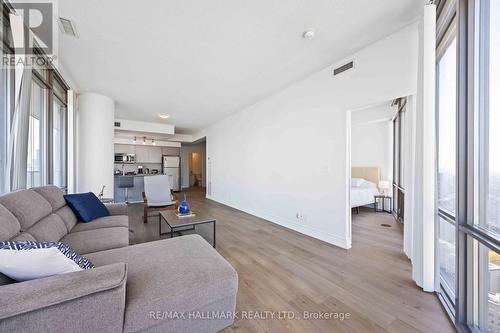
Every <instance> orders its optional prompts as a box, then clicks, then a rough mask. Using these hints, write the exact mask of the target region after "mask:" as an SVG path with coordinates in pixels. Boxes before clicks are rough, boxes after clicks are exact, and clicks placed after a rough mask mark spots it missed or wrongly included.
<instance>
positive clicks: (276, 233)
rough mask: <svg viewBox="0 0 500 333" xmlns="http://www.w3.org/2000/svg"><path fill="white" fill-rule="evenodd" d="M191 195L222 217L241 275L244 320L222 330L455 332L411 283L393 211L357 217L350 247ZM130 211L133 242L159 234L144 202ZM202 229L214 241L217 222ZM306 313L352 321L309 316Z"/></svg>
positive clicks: (222, 235)
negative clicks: (146, 217)
mask: <svg viewBox="0 0 500 333" xmlns="http://www.w3.org/2000/svg"><path fill="white" fill-rule="evenodd" d="M187 195H188V199H189V201H190V203H191V207H192V210H193V211H195V212H196V211H201V210H203V211H204V212H206V213H208V214H210V215H212V216H213V217H215V218H216V219H217V251H218V252H219V253H220V254H221V255H222V256H224V257H225V258H226V259H227V260H228V261H229V262H230V263H231V264H232V265H233V267H234V268H235V269H236V271H237V272H238V276H239V290H238V299H237V308H236V310H237V311H238V314H239V317H240V318H239V319H237V320H236V321H235V323H234V325H233V326H232V327H229V328H227V329H225V330H224V331H223V332H225V333H229V332H398V333H399V332H453V331H454V328H453V325H452V324H451V323H450V321H449V320H448V318H447V316H446V313H445V311H444V310H443V308H442V307H441V305H440V303H439V301H438V299H437V297H436V295H435V294H433V293H425V292H423V291H421V289H420V288H418V287H417V286H416V285H415V283H414V282H413V281H412V279H411V266H410V262H409V260H408V259H407V258H406V256H405V255H404V254H403V250H402V248H403V236H402V232H401V230H400V228H399V226H398V225H397V224H396V223H395V221H394V219H393V218H392V217H391V215H389V214H384V213H373V212H371V211H368V210H361V212H360V214H358V215H356V214H355V215H353V225H352V236H353V246H352V249H350V250H343V249H341V248H338V247H336V246H333V245H329V244H327V243H324V242H321V241H319V240H316V239H314V238H311V237H308V236H304V235H302V234H299V233H297V232H294V231H292V230H289V229H286V228H283V227H280V226H278V225H275V224H273V223H270V222H267V221H265V220H262V219H260V218H257V217H255V216H252V215H249V214H246V213H244V212H241V211H238V210H236V209H233V208H230V207H227V206H224V205H221V204H219V203H216V202H214V201H211V200H207V199H205V198H204V192H203V190H199V189H198V190H190V191H187ZM129 212H130V225H131V230H132V232H131V237H130V239H131V243H142V242H147V241H152V240H157V239H159V236H158V217H157V216H152V217H150V218H149V221H148V223H147V224H144V223H143V222H142V205H141V204H133V205H130V209H129ZM381 224H388V225H390V227H383V226H381ZM163 227H164V231H168V226H166V224H165V225H164V226H163ZM196 231H197V232H198V233H199V234H201V235H202V236H203V237H205V238H206V239H207V241H209V242H211V241H212V228H211V226H209V225H201V226H198V227H197V230H196ZM162 238H168V236H163V237H162ZM266 311H268V312H266ZM304 313H308V314H311V315H318V314H321V313H337V314H339V315H342V314H344V316H347V315H349V316H350V318H349V319H344V320H340V319H320V318H318V319H304V318H303V316H304ZM272 315H274V316H275V318H274V319H271V316H272ZM243 316H245V318H242V317H243ZM277 316H281V318H276V317H277ZM331 316H335V314H332V315H331ZM286 317H289V318H286Z"/></svg>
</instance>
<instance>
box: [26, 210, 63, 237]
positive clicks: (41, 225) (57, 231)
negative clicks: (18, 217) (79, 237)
mask: <svg viewBox="0 0 500 333" xmlns="http://www.w3.org/2000/svg"><path fill="white" fill-rule="evenodd" d="M26 231H27V232H28V233H29V234H31V235H33V237H35V238H36V240H37V241H39V242H57V241H59V240H60V239H61V238H63V237H64V236H65V235H66V234H67V233H68V229H67V228H66V224H64V222H63V220H62V219H61V218H60V217H59V215H57V214H50V215H49V216H47V217H45V218H43V219H41V220H40V221H38V222H37V223H35V224H34V225H33V226H32V227H31V228H29V229H28V230H26Z"/></svg>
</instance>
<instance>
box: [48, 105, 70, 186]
mask: <svg viewBox="0 0 500 333" xmlns="http://www.w3.org/2000/svg"><path fill="white" fill-rule="evenodd" d="M52 154H53V155H52V183H53V184H54V185H56V186H58V187H60V188H66V185H67V182H66V107H65V106H64V105H63V104H62V103H61V102H60V101H59V100H58V99H57V98H54V103H53V109H52Z"/></svg>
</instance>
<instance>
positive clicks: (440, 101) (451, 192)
mask: <svg viewBox="0 0 500 333" xmlns="http://www.w3.org/2000/svg"><path fill="white" fill-rule="evenodd" d="M456 54H457V49H456V38H453V39H452V41H451V43H450V44H449V45H448V47H447V48H446V50H445V51H444V53H443V55H442V57H441V58H440V59H439V60H438V63H437V80H438V81H437V121H438V124H437V127H438V158H437V159H438V175H437V182H438V207H439V208H440V209H443V210H446V211H447V212H449V213H451V214H452V215H453V216H454V215H455V198H456V185H455V184H456V179H455V176H456V119H457V118H456V112H457V109H456V65H457V61H456V60H457V58H456Z"/></svg>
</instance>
